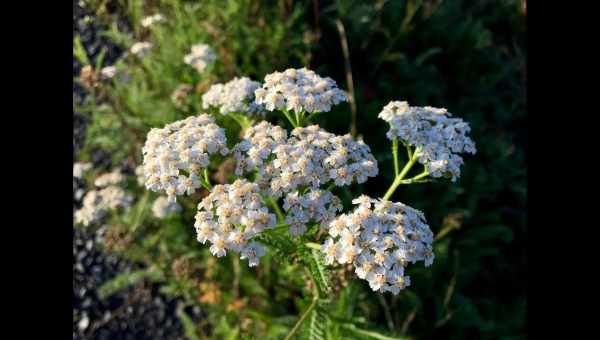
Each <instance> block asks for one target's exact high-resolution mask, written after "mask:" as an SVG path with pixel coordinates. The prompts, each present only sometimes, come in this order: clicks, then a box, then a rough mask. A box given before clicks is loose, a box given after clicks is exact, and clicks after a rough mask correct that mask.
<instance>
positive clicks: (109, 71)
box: [100, 66, 117, 79]
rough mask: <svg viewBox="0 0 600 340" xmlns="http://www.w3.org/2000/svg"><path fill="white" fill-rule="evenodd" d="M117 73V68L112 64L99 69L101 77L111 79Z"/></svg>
mask: <svg viewBox="0 0 600 340" xmlns="http://www.w3.org/2000/svg"><path fill="white" fill-rule="evenodd" d="M116 74H117V68H116V67H114V66H105V67H103V68H102V69H101V70H100V76H101V77H102V79H111V78H113V77H114V76H115V75H116Z"/></svg>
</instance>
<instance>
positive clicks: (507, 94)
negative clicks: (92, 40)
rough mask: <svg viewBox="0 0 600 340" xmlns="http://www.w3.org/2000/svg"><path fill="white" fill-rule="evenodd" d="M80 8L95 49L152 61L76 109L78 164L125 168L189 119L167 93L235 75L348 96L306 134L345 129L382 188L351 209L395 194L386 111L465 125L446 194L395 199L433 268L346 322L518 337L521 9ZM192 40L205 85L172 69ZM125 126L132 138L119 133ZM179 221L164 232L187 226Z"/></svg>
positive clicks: (430, 191) (451, 4)
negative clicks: (397, 106) (307, 73)
mask: <svg viewBox="0 0 600 340" xmlns="http://www.w3.org/2000/svg"><path fill="white" fill-rule="evenodd" d="M87 3H88V7H89V8H91V9H93V11H94V12H95V13H96V15H97V17H98V18H99V19H98V20H100V21H101V23H102V25H103V27H105V28H106V32H105V36H106V37H108V38H110V39H112V40H113V41H115V42H116V43H117V44H119V45H121V46H122V47H123V48H124V49H126V48H128V46H130V45H131V44H132V42H134V41H139V40H144V39H150V40H151V41H153V43H154V44H155V46H158V48H156V49H154V51H153V52H152V53H151V55H150V56H148V57H147V58H145V59H144V60H142V61H139V60H133V59H132V58H130V57H127V58H124V59H122V60H121V61H119V64H118V65H117V67H118V68H123V69H125V68H127V69H128V70H129V72H130V76H131V79H130V80H129V81H128V82H127V83H126V84H125V83H124V84H121V85H119V84H116V83H115V84H113V85H112V86H111V88H108V89H106V90H105V92H104V93H100V91H95V90H94V91H91V95H90V96H89V97H88V99H87V101H86V102H85V103H84V104H83V105H82V106H81V107H80V109H81V111H82V112H86V113H87V114H89V117H90V121H91V123H90V125H89V127H88V132H87V134H86V144H85V149H84V150H82V152H81V153H80V158H81V159H83V160H86V159H88V160H89V159H91V156H90V155H91V154H92V153H93V152H95V151H96V150H104V151H106V152H108V153H110V154H111V155H112V165H113V166H115V165H121V164H128V165H130V166H131V167H133V166H135V165H136V164H139V162H140V160H141V159H140V158H141V154H140V152H139V150H140V148H141V143H140V141H139V140H136V139H140V138H141V139H142V140H143V136H144V135H145V132H146V131H147V130H148V129H149V128H150V127H156V126H161V125H162V124H165V123H168V122H171V121H173V120H175V119H179V118H182V117H185V116H187V115H190V114H195V113H196V112H198V111H199V97H200V95H197V96H195V97H192V98H191V99H190V102H189V103H186V106H185V107H184V108H182V107H176V106H174V105H173V104H172V102H171V101H170V100H169V97H170V96H171V93H172V92H173V90H174V88H176V87H177V85H178V84H180V83H190V84H195V86H196V89H197V90H198V92H201V90H202V88H203V86H204V89H205V87H206V86H207V84H209V83H212V82H215V81H217V80H218V81H227V80H229V79H230V78H231V77H233V76H243V75H247V76H250V77H251V78H253V79H255V80H258V81H262V79H263V78H264V76H265V75H266V74H268V73H271V72H273V71H276V70H278V71H280V70H283V69H285V68H288V67H302V66H307V67H309V68H311V69H313V70H315V71H316V72H317V73H319V74H320V75H323V76H329V77H331V78H333V79H334V80H336V81H337V83H338V84H339V86H340V87H341V88H343V89H345V90H348V89H351V88H353V95H354V98H355V105H356V106H355V109H354V108H353V107H352V106H351V105H340V106H338V107H336V108H334V110H333V111H332V112H330V113H328V114H323V115H321V116H320V117H319V118H318V119H317V120H316V121H317V122H318V123H319V124H320V125H321V126H323V127H324V128H326V129H327V130H329V131H331V132H335V133H347V132H349V131H351V129H353V128H355V129H356V133H357V135H358V136H361V137H362V138H364V140H365V142H366V143H367V144H368V145H369V146H370V147H371V149H372V150H373V151H374V154H375V156H376V158H377V159H378V161H379V168H380V176H378V177H377V178H375V179H371V180H369V181H368V182H367V183H366V184H365V185H364V186H362V187H360V186H356V187H353V188H352V192H353V193H355V194H356V193H359V192H365V193H367V194H369V195H372V196H381V195H383V193H384V192H385V188H387V187H388V186H389V183H391V181H392V180H393V178H392V174H393V171H389V169H391V168H392V159H391V153H390V152H389V150H390V145H389V143H388V140H387V139H386V138H385V132H386V131H387V126H386V124H384V122H383V121H381V120H379V119H378V118H377V115H378V113H379V112H380V111H381V109H382V107H383V106H384V105H386V104H387V103H388V102H389V101H391V100H406V101H408V102H409V104H411V105H419V106H426V105H430V106H436V107H445V108H447V109H448V110H449V111H450V112H452V113H453V114H454V115H455V116H457V117H460V118H462V119H464V120H465V121H466V122H468V123H470V125H471V127H472V132H471V137H472V139H473V140H474V141H475V142H476V145H477V149H478V152H477V154H476V155H475V156H465V157H464V158H465V165H464V166H463V167H462V175H461V177H460V179H459V181H458V182H456V183H451V182H449V181H436V182H433V183H428V184H420V185H411V186H402V187H400V188H399V189H398V191H397V192H396V193H395V195H394V196H393V198H394V200H396V201H402V202H404V203H406V204H409V205H411V206H413V207H415V208H418V209H420V210H422V211H423V212H424V213H425V215H426V216H427V219H428V222H429V225H430V226H431V228H432V230H433V232H434V234H436V235H437V236H436V242H435V244H434V246H435V248H434V250H435V254H436V260H435V262H434V265H433V266H432V267H431V268H422V267H421V266H414V267H416V268H411V269H410V271H409V274H410V275H411V276H412V277H413V278H412V282H413V284H412V286H411V287H410V289H408V290H407V291H406V292H403V293H402V294H400V295H398V296H395V297H391V296H387V297H386V299H385V300H384V301H383V302H382V301H381V300H380V298H378V297H376V296H375V294H372V293H370V294H369V293H368V292H369V290H368V287H367V288H366V289H365V287H364V286H362V285H363V284H362V283H360V284H359V285H361V286H360V289H361V291H363V292H364V293H365V294H362V295H360V296H361V299H363V300H366V302H364V303H365V307H363V308H358V307H357V309H360V313H359V314H361V315H362V316H363V317H365V318H366V319H367V320H368V322H369V323H370V324H371V325H372V326H373V327H375V328H379V329H382V330H386V331H388V332H389V333H391V334H406V335H410V336H413V337H415V338H418V339H428V338H444V339H447V338H450V339H465V338H467V339H512V338H523V337H526V335H527V332H526V327H525V324H526V305H527V300H526V284H527V281H526V272H527V257H526V247H525V240H526V235H527V223H526V220H527V207H526V200H527V189H526V183H525V182H526V173H527V168H526V162H525V158H526V153H527V130H526V126H525V124H526V123H525V120H526V116H527V113H526V112H527V111H526V58H527V51H526V7H525V3H524V1H520V0H519V1H510V0H505V1H499V0H498V1H486V0H479V1H466V0H446V1H442V0H431V1H425V0H423V1H417V0H406V1H403V0H397V1H391V0H389V1H376V0H374V1H360V0H339V1H322V0H321V1H319V0H314V1H286V0H282V1H258V0H257V1H249V0H247V1H245V0H238V1H225V0H223V1H220V0H213V1H199V2H198V1H147V2H141V1H88V2H87ZM156 12H161V13H163V14H165V16H167V18H168V20H167V23H165V24H164V25H163V26H161V27H157V28H152V29H151V30H144V29H142V28H140V27H139V21H140V19H141V18H142V17H143V16H145V15H150V14H153V13H156ZM118 20H121V21H123V20H124V21H125V22H126V23H127V25H126V26H128V27H129V28H128V29H123V28H122V27H121V26H119V25H118V24H117V21H118ZM198 41H201V42H206V43H208V44H210V45H211V46H213V47H214V48H215V49H216V51H217V53H218V55H219V62H218V63H217V65H216V66H215V68H214V70H213V73H212V75H210V76H207V77H204V76H201V75H198V74H195V73H193V72H191V70H190V69H189V68H187V67H186V65H182V63H181V62H180V60H181V58H182V56H183V55H184V54H185V53H187V52H188V50H189V46H190V45H191V44H194V43H196V42H198ZM345 44H346V45H347V50H345V48H344V45H345ZM97 56H98V55H95V56H93V57H97ZM93 57H92V56H89V58H91V59H94V58H93ZM96 61H97V58H96ZM89 62H90V63H91V64H94V61H93V60H92V61H89ZM348 65H350V68H351V69H350V68H348ZM98 66H103V65H102V62H100V64H99V65H98ZM104 66H106V65H104ZM350 80H351V81H350ZM107 98H108V99H107ZM353 111H354V112H355V121H354V122H353V120H354V118H353ZM115 117H120V118H119V119H116V118H115ZM270 119H271V120H275V119H278V118H276V117H270ZM223 124H225V123H223ZM123 126H126V127H127V128H128V129H129V130H131V131H134V132H135V133H133V132H132V133H124V132H123V129H121V128H122V127H123ZM139 136H141V137H139ZM125 146H127V147H125ZM129 146H131V147H129ZM345 198H346V199H347V197H345ZM188 213H189V214H192V215H191V216H187V217H182V220H181V221H184V220H185V218H188V219H190V218H193V217H192V216H193V211H189V212H188ZM181 221H177V222H173V221H172V222H169V223H173V225H177V226H180V225H181V224H185V223H183V222H181ZM140 237H142V236H140ZM177 242H184V241H177ZM141 260H142V261H144V259H143V257H142V258H141ZM153 261H154V260H153ZM285 308H288V309H291V310H293V309H294V307H293V306H285Z"/></svg>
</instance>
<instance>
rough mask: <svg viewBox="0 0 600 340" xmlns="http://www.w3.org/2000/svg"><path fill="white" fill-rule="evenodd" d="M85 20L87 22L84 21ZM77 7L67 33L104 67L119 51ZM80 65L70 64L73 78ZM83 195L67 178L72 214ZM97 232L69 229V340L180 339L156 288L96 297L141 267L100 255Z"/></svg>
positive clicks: (97, 158)
mask: <svg viewBox="0 0 600 340" xmlns="http://www.w3.org/2000/svg"><path fill="white" fill-rule="evenodd" d="M86 17H87V18H86ZM90 19H92V18H91V17H89V16H88V15H87V13H86V12H85V10H84V9H82V8H81V7H80V6H79V5H78V4H74V8H73V32H74V34H76V33H77V34H80V36H81V40H82V43H83V45H84V46H85V48H86V50H87V51H88V53H89V55H90V56H91V59H92V60H93V58H94V57H95V55H97V54H98V53H99V52H100V51H101V49H102V48H103V47H104V48H106V49H107V54H106V57H105V60H106V64H107V65H108V64H110V63H112V62H114V61H115V60H116V59H117V58H118V56H119V54H120V53H121V51H120V50H119V49H118V48H117V47H115V46H114V45H112V44H110V42H109V41H108V40H106V39H105V38H102V37H99V36H98V35H97V29H98V27H97V26H96V25H95V24H94V23H93V19H92V20H90ZM80 69H81V65H80V64H79V62H77V61H76V60H74V61H73V75H74V76H76V75H78V74H79V71H80ZM73 94H74V101H75V102H81V100H83V98H84V96H85V93H84V91H83V89H82V88H81V87H79V86H77V85H75V84H74V85H73ZM86 122H87V121H86V118H85V117H84V116H83V115H81V114H79V113H77V112H74V113H73V153H74V155H73V156H74V157H75V158H76V155H77V152H78V151H79V150H80V148H81V146H82V145H83V141H84V138H85V125H86ZM93 158H94V161H93V163H94V165H95V166H105V165H106V164H107V163H110V158H109V157H107V155H103V154H100V153H99V154H97V155H94V157H93ZM85 191H86V188H85V185H84V183H82V182H81V181H79V180H77V179H75V178H73V209H77V208H78V207H80V206H81V200H82V197H83V196H84V194H85ZM102 230H103V228H100V229H99V230H98V231H96V232H94V231H91V230H87V229H85V228H74V229H73V339H184V338H185V337H184V336H183V329H182V326H181V322H180V321H179V319H178V318H177V316H176V314H175V311H176V309H177V306H178V303H180V301H178V300H173V299H168V298H166V297H165V296H163V295H162V294H160V293H159V291H158V287H157V286H156V285H152V284H148V283H146V282H142V283H140V284H138V285H136V286H134V287H130V288H129V289H127V290H125V291H123V292H120V293H117V294H115V295H113V296H111V297H109V298H107V299H104V300H103V299H100V298H99V296H98V293H97V289H98V287H100V286H101V285H102V284H103V283H104V282H106V281H107V280H109V279H111V278H113V277H115V276H116V275H117V274H118V273H119V272H124V271H129V270H135V269H137V268H140V267H141V266H140V265H138V264H134V263H131V262H129V261H125V260H123V259H120V258H118V257H117V256H116V255H114V254H109V253H105V252H103V251H102V250H101V249H100V248H101V247H100V238H101V234H102ZM187 312H188V314H189V315H190V316H192V318H193V319H196V320H197V319H198V318H199V317H200V311H199V310H198V309H195V310H189V311H187Z"/></svg>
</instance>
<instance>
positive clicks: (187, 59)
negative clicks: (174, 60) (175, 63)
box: [183, 44, 217, 73]
mask: <svg viewBox="0 0 600 340" xmlns="http://www.w3.org/2000/svg"><path fill="white" fill-rule="evenodd" d="M215 59H217V55H216V54H215V52H214V51H213V50H212V48H210V46H208V45H206V44H196V45H193V46H192V48H191V51H190V53H189V54H186V55H185V56H184V57H183V62H184V63H186V64H188V65H191V66H193V67H194V68H195V69H196V70H197V71H198V72H199V73H202V72H203V71H204V69H205V68H206V66H208V64H210V63H212V62H213V61H215Z"/></svg>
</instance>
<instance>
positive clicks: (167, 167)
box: [142, 114, 229, 202]
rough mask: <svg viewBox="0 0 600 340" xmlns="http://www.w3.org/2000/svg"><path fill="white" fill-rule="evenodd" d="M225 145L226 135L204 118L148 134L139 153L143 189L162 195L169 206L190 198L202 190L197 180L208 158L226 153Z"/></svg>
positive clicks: (172, 124) (211, 120) (183, 121)
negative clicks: (143, 180) (144, 185)
mask: <svg viewBox="0 0 600 340" xmlns="http://www.w3.org/2000/svg"><path fill="white" fill-rule="evenodd" d="M226 143H227V139H226V137H225V131H224V130H223V129H222V128H220V127H219V126H218V125H217V124H215V123H214V119H213V118H212V117H210V116H208V115H206V114H202V115H199V116H195V117H194V116H192V117H188V118H186V119H184V120H180V121H177V122H174V123H171V124H167V125H166V126H165V127H164V128H162V129H156V128H155V129H152V130H150V132H148V137H147V139H146V144H145V145H144V148H143V149H142V152H143V154H144V162H143V164H144V170H143V172H144V176H145V177H146V188H148V189H150V190H152V191H164V192H165V193H166V194H167V197H168V198H169V200H170V201H171V202H174V201H175V196H176V195H183V194H184V193H187V194H188V195H191V194H192V193H193V192H194V191H196V189H197V188H199V187H200V186H201V184H200V183H201V182H200V178H199V177H198V176H199V173H200V170H202V169H203V168H206V167H207V166H208V164H209V162H210V159H209V157H210V155H213V154H217V153H220V154H221V155H227V154H228V153H229V149H227V145H226Z"/></svg>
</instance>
